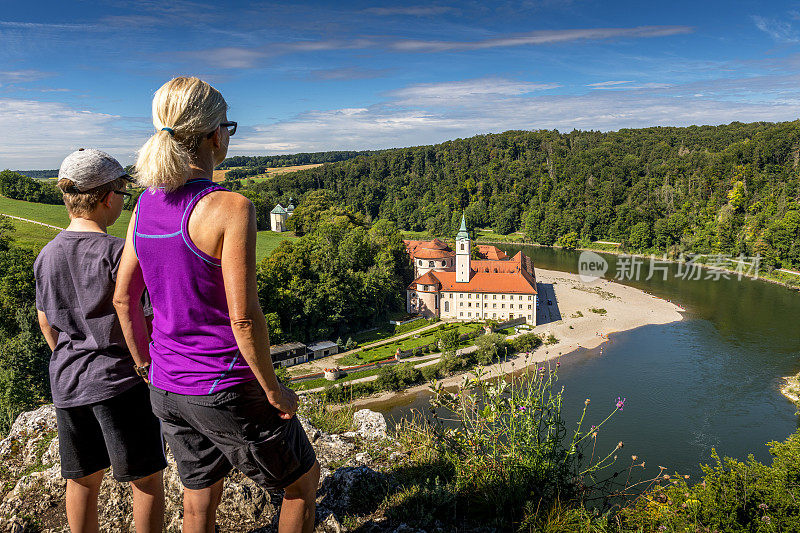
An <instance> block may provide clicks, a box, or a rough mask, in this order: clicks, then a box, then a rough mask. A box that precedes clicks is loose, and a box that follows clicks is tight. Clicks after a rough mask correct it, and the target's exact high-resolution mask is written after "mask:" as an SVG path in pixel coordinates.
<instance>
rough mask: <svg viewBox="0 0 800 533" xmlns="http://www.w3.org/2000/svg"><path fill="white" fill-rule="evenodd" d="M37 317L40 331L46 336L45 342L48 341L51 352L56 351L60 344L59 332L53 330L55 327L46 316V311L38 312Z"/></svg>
mask: <svg viewBox="0 0 800 533" xmlns="http://www.w3.org/2000/svg"><path fill="white" fill-rule="evenodd" d="M36 315H37V316H38V317H39V329H41V330H42V335H44V340H46V341H47V345H48V346H49V347H50V351H51V352H52V351H53V350H55V349H56V343H57V342H58V332H57V331H56V330H54V329H53V326H51V325H50V322H48V321H47V316H46V315H45V314H44V311H39V310H38V309H37V310H36Z"/></svg>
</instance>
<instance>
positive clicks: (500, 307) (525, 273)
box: [405, 217, 537, 325]
mask: <svg viewBox="0 0 800 533" xmlns="http://www.w3.org/2000/svg"><path fill="white" fill-rule="evenodd" d="M405 243H406V248H407V250H408V254H409V256H410V257H411V260H412V261H413V263H414V274H415V276H417V278H416V279H415V280H414V281H413V282H412V283H411V285H409V286H408V289H407V290H406V311H408V312H409V313H417V314H420V315H422V316H424V317H434V316H436V317H439V318H442V319H445V320H464V321H470V320H488V319H492V320H497V321H500V322H502V321H506V320H513V319H518V318H524V319H525V322H527V323H528V324H531V325H536V303H537V292H536V274H535V272H534V269H533V261H531V259H530V258H529V257H528V256H526V255H524V254H523V253H522V252H519V253H517V255H515V256H514V257H512V258H511V259H509V258H508V256H507V255H506V254H505V253H504V252H503V251H501V250H500V249H498V248H497V247H495V246H486V245H479V246H478V253H479V255H480V256H481V258H482V259H479V260H474V259H471V258H470V255H471V252H472V246H471V241H470V238H469V233H468V232H467V227H466V222H465V220H464V217H461V228H460V229H459V231H458V234H457V235H456V251H455V252H453V251H452V250H451V249H450V247H449V246H448V245H447V244H445V243H444V242H442V241H440V240H439V239H433V240H432V241H405Z"/></svg>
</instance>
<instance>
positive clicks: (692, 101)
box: [231, 80, 800, 154]
mask: <svg viewBox="0 0 800 533" xmlns="http://www.w3.org/2000/svg"><path fill="white" fill-rule="evenodd" d="M501 81H502V82H503V83H499V84H498V87H499V89H498V90H496V91H494V92H491V91H489V90H488V89H486V90H484V91H483V92H470V91H465V93H466V94H468V95H469V97H468V98H466V99H461V100H459V99H458V98H455V101H454V103H452V105H448V106H437V105H436V104H438V103H440V102H439V98H440V97H444V96H445V95H446V94H447V93H446V91H445V90H444V88H446V87H456V88H458V87H461V88H464V87H467V86H468V85H470V84H472V85H474V86H476V87H482V86H483V85H486V86H487V87H488V85H489V83H488V82H489V80H472V81H469V82H453V83H451V84H438V85H422V86H412V87H408V88H405V89H400V90H397V91H394V92H392V93H391V94H390V95H389V96H390V100H388V101H386V102H384V103H380V104H375V105H373V106H370V107H365V108H357V109H338V110H336V109H334V110H318V111H311V112H308V113H304V114H301V115H298V116H297V117H294V118H293V119H291V120H286V121H282V122H277V123H274V124H265V125H261V126H258V127H256V128H253V129H251V130H250V131H243V132H242V133H244V135H242V137H237V138H236V139H234V142H233V143H232V145H231V153H233V154H255V153H277V152H283V153H290V152H298V151H322V150H337V149H339V150H345V149H347V150H353V149H380V148H389V147H400V146H417V145H421V144H430V143H437V142H442V141H445V140H448V139H454V138H458V137H470V136H473V135H477V134H481V133H489V132H502V131H506V130H510V129H522V130H534V129H558V130H560V131H570V130H572V129H582V130H589V129H594V130H602V131H608V130H617V129H620V128H640V127H649V126H688V125H693V124H724V123H729V122H732V121H742V122H752V121H760V120H764V121H786V120H795V119H797V118H798V116H800V91H797V90H794V91H793V92H788V89H785V90H784V92H781V93H776V94H774V95H773V99H772V100H770V101H753V100H752V99H751V98H750V96H751V95H749V94H746V93H747V91H748V86H749V85H751V84H752V82H751V81H750V80H742V82H743V86H744V88H743V89H742V94H741V95H738V96H732V95H731V94H730V93H729V94H727V95H720V94H712V95H708V94H705V95H704V94H702V93H699V92H697V91H696V90H693V89H694V88H695V86H694V85H687V86H685V87H677V88H671V89H669V91H670V92H668V93H666V94H665V93H664V91H663V90H661V89H647V88H642V89H640V90H637V91H590V92H589V93H587V94H582V95H551V94H540V93H536V92H534V93H532V94H529V93H531V91H530V90H528V89H529V87H528V86H529V85H535V84H528V83H527V82H512V81H510V80H501ZM515 83H517V84H519V87H518V88H515V86H514V84H515ZM734 84H735V80H727V85H729V86H733V85H734ZM795 87H800V84H795ZM440 89H441V90H440ZM410 96H413V97H414V98H413V99H412V98H411V97H410ZM412 102H413V103H412ZM434 107H435V108H436V110H434V109H433V108H434Z"/></svg>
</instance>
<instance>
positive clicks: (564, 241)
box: [558, 231, 578, 250]
mask: <svg viewBox="0 0 800 533" xmlns="http://www.w3.org/2000/svg"><path fill="white" fill-rule="evenodd" d="M558 245H559V246H561V247H562V248H566V249H567V250H574V249H575V248H576V247H577V246H578V233H577V232H575V231H570V232H569V233H567V234H565V235H562V236H561V237H559V238H558Z"/></svg>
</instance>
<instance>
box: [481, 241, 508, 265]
mask: <svg viewBox="0 0 800 533" xmlns="http://www.w3.org/2000/svg"><path fill="white" fill-rule="evenodd" d="M478 253H479V254H480V255H481V257H483V258H484V259H489V260H491V261H502V260H503V259H508V256H507V255H506V254H505V252H503V251H502V250H501V249H500V248H498V247H497V246H492V245H490V244H479V245H478Z"/></svg>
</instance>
